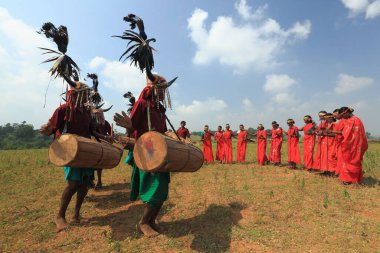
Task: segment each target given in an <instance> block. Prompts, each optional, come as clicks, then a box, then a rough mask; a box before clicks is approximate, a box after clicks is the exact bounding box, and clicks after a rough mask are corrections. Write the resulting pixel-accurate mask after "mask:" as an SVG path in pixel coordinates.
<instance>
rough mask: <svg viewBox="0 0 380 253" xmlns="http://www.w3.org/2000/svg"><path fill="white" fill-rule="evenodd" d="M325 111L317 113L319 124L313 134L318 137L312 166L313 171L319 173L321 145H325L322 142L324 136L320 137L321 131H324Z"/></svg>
mask: <svg viewBox="0 0 380 253" xmlns="http://www.w3.org/2000/svg"><path fill="white" fill-rule="evenodd" d="M326 113H327V112H326V111H320V112H319V113H318V117H319V122H320V123H319V124H318V127H317V128H316V130H315V131H314V133H315V134H316V135H317V136H318V144H317V151H316V153H315V156H314V165H313V171H320V170H321V154H322V153H321V152H322V149H323V145H326V143H325V142H324V140H325V139H324V138H325V136H323V135H322V133H323V131H325V129H326V121H325V115H326Z"/></svg>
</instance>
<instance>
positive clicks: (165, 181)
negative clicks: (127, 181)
mask: <svg viewBox="0 0 380 253" xmlns="http://www.w3.org/2000/svg"><path fill="white" fill-rule="evenodd" d="M169 183H170V173H168V172H155V173H151V172H145V171H142V170H140V169H139V168H137V166H136V164H135V163H134V164H133V171H132V178H131V197H130V199H131V200H132V201H135V200H137V197H138V196H140V199H141V200H142V201H143V202H144V203H148V204H149V205H150V206H151V207H153V208H154V207H156V206H159V205H161V204H162V203H164V201H165V200H166V199H167V198H168V192H169Z"/></svg>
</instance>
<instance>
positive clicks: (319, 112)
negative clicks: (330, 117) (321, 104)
mask: <svg viewBox="0 0 380 253" xmlns="http://www.w3.org/2000/svg"><path fill="white" fill-rule="evenodd" d="M319 113H327V112H326V111H320V112H319ZM319 113H318V114H319Z"/></svg>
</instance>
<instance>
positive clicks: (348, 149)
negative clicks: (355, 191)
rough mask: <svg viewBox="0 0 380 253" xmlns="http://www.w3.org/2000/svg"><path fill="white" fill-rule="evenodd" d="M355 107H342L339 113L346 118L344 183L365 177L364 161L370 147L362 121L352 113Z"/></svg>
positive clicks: (342, 149) (342, 177) (343, 145)
mask: <svg viewBox="0 0 380 253" xmlns="http://www.w3.org/2000/svg"><path fill="white" fill-rule="evenodd" d="M353 112H354V109H352V108H348V107H342V108H340V110H339V113H340V114H341V115H342V118H343V119H345V121H344V127H343V131H342V136H343V140H342V143H341V152H342V167H341V169H340V176H339V179H340V180H341V181H342V182H343V184H352V183H354V184H355V183H358V182H360V181H361V180H362V179H363V168H362V161H363V156H364V153H365V152H366V151H367V149H368V142H367V137H366V135H365V129H364V126H363V123H362V121H361V120H360V119H359V118H358V117H356V116H354V115H353V114H352V113H353Z"/></svg>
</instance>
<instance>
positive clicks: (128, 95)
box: [123, 91, 136, 114]
mask: <svg viewBox="0 0 380 253" xmlns="http://www.w3.org/2000/svg"><path fill="white" fill-rule="evenodd" d="M123 97H124V98H126V99H128V100H129V108H128V110H127V112H128V114H130V113H131V111H132V107H133V105H134V104H135V102H136V98H135V96H133V94H132V92H130V91H128V92H127V93H125V94H124V95H123Z"/></svg>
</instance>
